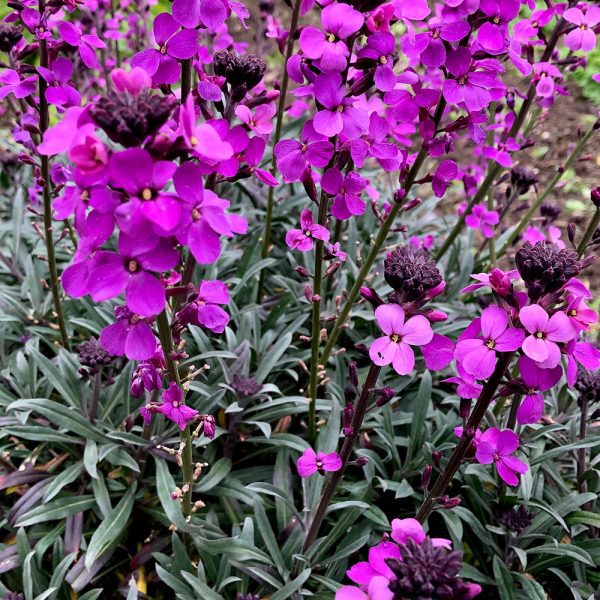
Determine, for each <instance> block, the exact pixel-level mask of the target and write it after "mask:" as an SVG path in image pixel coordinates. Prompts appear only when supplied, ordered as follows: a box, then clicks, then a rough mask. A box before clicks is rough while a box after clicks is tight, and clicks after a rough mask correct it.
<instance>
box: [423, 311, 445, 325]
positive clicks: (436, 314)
mask: <svg viewBox="0 0 600 600" xmlns="http://www.w3.org/2000/svg"><path fill="white" fill-rule="evenodd" d="M426 317H427V318H428V319H429V321H430V322H431V323H443V322H444V321H447V320H448V315H447V314H446V313H445V312H444V311H443V310H431V311H429V312H428V313H427V315H426Z"/></svg>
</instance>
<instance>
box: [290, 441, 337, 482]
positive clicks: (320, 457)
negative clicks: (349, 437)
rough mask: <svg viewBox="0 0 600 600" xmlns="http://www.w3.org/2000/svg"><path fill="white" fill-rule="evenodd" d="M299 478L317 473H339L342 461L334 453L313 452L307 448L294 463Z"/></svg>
mask: <svg viewBox="0 0 600 600" xmlns="http://www.w3.org/2000/svg"><path fill="white" fill-rule="evenodd" d="M296 467H297V468H298V475H300V477H310V476H311V475H314V474H315V473H316V472H317V471H318V472H319V473H321V475H323V474H324V472H325V471H339V470H340V469H341V468H342V459H341V458H340V457H339V455H338V454H337V453H336V452H330V453H329V454H325V453H324V452H318V453H317V452H315V451H314V450H313V449H312V448H307V449H306V450H305V451H304V453H303V454H302V456H301V457H300V458H299V459H298V462H297V463H296Z"/></svg>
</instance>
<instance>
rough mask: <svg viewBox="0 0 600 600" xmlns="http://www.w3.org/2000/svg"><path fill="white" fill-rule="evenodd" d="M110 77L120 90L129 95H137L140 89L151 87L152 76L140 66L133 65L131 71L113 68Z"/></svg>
mask: <svg viewBox="0 0 600 600" xmlns="http://www.w3.org/2000/svg"><path fill="white" fill-rule="evenodd" d="M110 78H111V79H112V82H113V84H114V86H115V87H116V88H117V89H118V90H119V91H120V92H127V93H128V94H130V95H131V96H138V95H139V94H140V92H141V91H142V90H149V89H150V88H151V87H152V78H151V77H150V75H148V73H146V71H144V69H142V68H141V67H133V68H132V69H131V71H125V69H113V70H112V71H111V72H110Z"/></svg>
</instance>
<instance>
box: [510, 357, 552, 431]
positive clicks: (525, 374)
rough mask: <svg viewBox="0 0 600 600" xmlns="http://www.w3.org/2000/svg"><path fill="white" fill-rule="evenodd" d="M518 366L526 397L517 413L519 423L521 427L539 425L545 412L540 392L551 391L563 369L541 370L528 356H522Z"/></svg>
mask: <svg viewBox="0 0 600 600" xmlns="http://www.w3.org/2000/svg"><path fill="white" fill-rule="evenodd" d="M518 365H519V372H520V373H521V377H522V378H523V384H524V387H525V397H524V398H523V401H522V402H521V405H520V406H519V410H518V411H517V421H519V423H520V424H521V425H527V424H530V423H537V422H538V421H539V420H540V419H541V418H542V413H543V412H544V398H543V397H542V395H541V394H540V392H545V391H546V390H549V389H550V388H552V387H554V386H555V385H556V384H557V383H558V382H559V381H560V378H561V377H562V367H560V366H556V367H554V368H553V369H541V368H540V367H539V366H538V364H537V363H536V362H534V361H533V360H531V358H529V357H528V356H521V358H519V362H518Z"/></svg>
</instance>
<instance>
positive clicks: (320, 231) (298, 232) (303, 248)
mask: <svg viewBox="0 0 600 600" xmlns="http://www.w3.org/2000/svg"><path fill="white" fill-rule="evenodd" d="M300 227H301V229H290V230H289V231H288V232H287V233H286V234H285V243H286V244H287V245H288V246H289V247H290V248H291V249H292V250H300V252H309V251H310V250H312V248H313V244H314V240H321V241H323V242H328V241H329V230H328V229H327V227H323V225H319V224H317V223H315V222H314V220H313V215H312V212H311V211H310V210H308V209H306V210H303V211H302V213H301V214H300Z"/></svg>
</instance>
